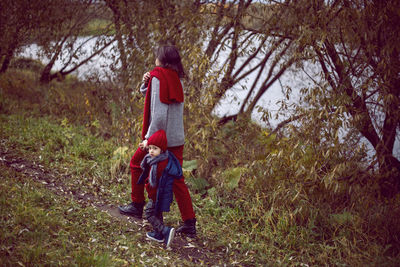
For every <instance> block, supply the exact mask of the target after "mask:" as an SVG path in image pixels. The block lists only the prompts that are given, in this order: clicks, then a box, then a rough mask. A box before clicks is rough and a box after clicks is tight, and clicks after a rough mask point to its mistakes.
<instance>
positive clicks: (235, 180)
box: [223, 167, 243, 190]
mask: <svg viewBox="0 0 400 267" xmlns="http://www.w3.org/2000/svg"><path fill="white" fill-rule="evenodd" d="M242 169H243V168H239V167H237V168H233V169H227V170H226V171H224V173H223V177H224V178H225V182H226V186H227V188H228V189H229V190H233V189H235V188H237V187H238V186H239V181H240V177H241V176H242Z"/></svg>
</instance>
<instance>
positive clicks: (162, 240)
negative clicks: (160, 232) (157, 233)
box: [146, 233, 164, 243]
mask: <svg viewBox="0 0 400 267" xmlns="http://www.w3.org/2000/svg"><path fill="white" fill-rule="evenodd" d="M146 236H147V238H148V239H150V240H153V241H156V242H158V243H162V242H164V239H156V238H154V237H151V236H149V234H148V233H146Z"/></svg>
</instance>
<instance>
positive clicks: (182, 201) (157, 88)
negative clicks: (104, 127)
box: [119, 45, 196, 237]
mask: <svg viewBox="0 0 400 267" xmlns="http://www.w3.org/2000/svg"><path fill="white" fill-rule="evenodd" d="M155 54H156V62H155V64H156V67H155V68H154V69H153V70H152V71H150V72H147V73H145V74H144V75H143V86H142V87H141V88H140V91H141V92H142V93H143V94H144V95H145V103H144V112H143V128H142V139H143V141H142V143H140V144H139V148H138V149H137V150H136V152H135V154H134V155H133V157H132V159H131V162H130V168H131V185H132V192H131V199H132V202H131V203H130V204H128V205H125V206H120V207H119V210H120V213H121V214H125V215H130V216H134V217H137V218H142V214H143V206H144V204H145V197H144V185H143V184H137V182H138V179H139V177H140V175H141V173H142V169H141V167H140V163H141V161H142V160H143V158H144V156H145V155H146V147H147V139H148V138H149V137H150V136H151V135H152V134H153V133H155V132H157V131H158V130H161V129H162V130H164V131H165V132H166V134H167V140H168V145H167V146H168V150H169V151H170V152H172V153H173V154H174V155H175V157H176V158H177V159H178V160H179V162H180V164H181V166H182V163H183V147H184V138H185V136H184V128H183V88H182V84H181V81H180V78H183V77H184V70H183V66H182V62H181V57H180V55H179V52H178V50H177V49H176V48H175V46H173V45H162V46H159V47H158V48H157V49H156V51H155ZM173 192H174V195H175V199H176V202H177V204H178V207H179V210H180V213H181V217H182V220H183V222H184V224H183V225H182V226H181V227H179V228H178V229H177V232H178V233H183V234H187V235H189V236H192V237H193V236H195V235H196V218H195V213H194V211H193V205H192V200H191V197H190V194H189V190H188V188H187V186H186V184H185V181H184V179H183V177H182V179H175V181H174V185H173Z"/></svg>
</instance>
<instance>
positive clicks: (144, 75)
mask: <svg viewBox="0 0 400 267" xmlns="http://www.w3.org/2000/svg"><path fill="white" fill-rule="evenodd" d="M149 79H150V72H146V73H145V74H143V83H144V84H147V83H148V82H149Z"/></svg>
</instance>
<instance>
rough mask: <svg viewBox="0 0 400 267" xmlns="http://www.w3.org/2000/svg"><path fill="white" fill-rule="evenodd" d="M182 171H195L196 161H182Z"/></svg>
mask: <svg viewBox="0 0 400 267" xmlns="http://www.w3.org/2000/svg"><path fill="white" fill-rule="evenodd" d="M182 169H183V170H184V171H193V170H196V169H197V160H189V161H183V164H182Z"/></svg>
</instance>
